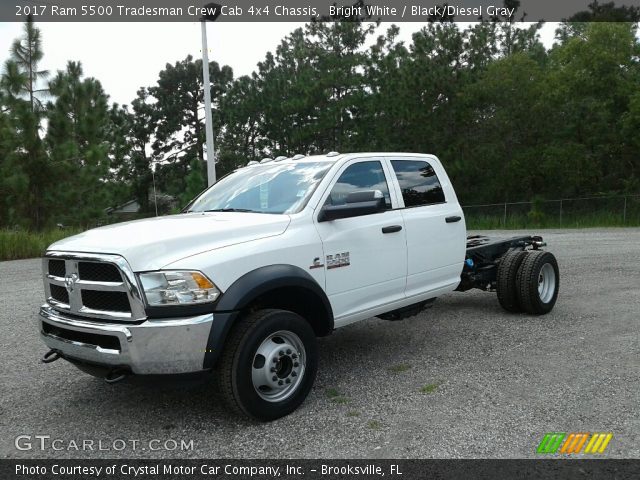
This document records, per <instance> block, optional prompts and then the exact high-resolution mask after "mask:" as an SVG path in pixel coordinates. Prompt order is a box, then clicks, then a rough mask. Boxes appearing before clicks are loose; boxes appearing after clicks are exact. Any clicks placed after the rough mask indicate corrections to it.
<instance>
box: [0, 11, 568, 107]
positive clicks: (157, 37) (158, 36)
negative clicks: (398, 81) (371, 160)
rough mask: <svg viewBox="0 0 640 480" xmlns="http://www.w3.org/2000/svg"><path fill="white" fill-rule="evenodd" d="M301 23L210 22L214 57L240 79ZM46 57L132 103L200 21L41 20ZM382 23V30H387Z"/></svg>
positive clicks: (1, 55)
mask: <svg viewBox="0 0 640 480" xmlns="http://www.w3.org/2000/svg"><path fill="white" fill-rule="evenodd" d="M302 25H303V24H302V23H294V22H281V23H276V22H268V23H267V22H262V23H233V22H220V23H213V24H211V23H210V24H208V28H207V36H208V44H209V60H210V61H216V62H218V63H219V64H222V65H229V66H231V67H232V68H233V71H234V75H235V76H236V77H238V76H240V75H248V74H250V73H251V72H252V71H254V70H255V68H256V64H257V63H258V62H260V61H262V60H263V59H264V57H265V54H266V53H267V52H268V51H271V52H273V51H275V49H276V47H277V46H278V44H279V43H280V40H281V39H282V38H283V37H285V36H286V35H287V34H288V33H290V32H291V31H293V30H295V29H296V28H298V27H299V26H302ZM399 26H400V40H404V41H405V43H406V44H409V43H410V41H411V34H412V33H413V32H415V31H417V30H420V28H422V27H423V26H424V24H421V23H401V24H399ZM556 26H557V24H553V23H549V24H547V25H545V26H544V27H543V30H542V32H541V39H542V41H543V43H544V44H545V45H546V46H547V47H550V46H551V44H552V43H553V34H554V31H555V28H556ZM38 27H39V28H40V30H41V32H42V40H43V49H44V59H43V60H42V62H41V65H40V66H41V68H42V69H45V70H49V71H50V72H51V74H52V75H53V74H54V73H55V72H56V71H57V70H62V69H64V68H65V66H66V63H67V61H69V60H76V61H77V60H79V61H80V62H81V63H82V66H83V70H84V74H85V76H87V77H95V78H97V79H98V80H100V82H101V83H102V86H103V88H104V90H105V92H106V93H107V94H109V96H110V100H111V101H112V102H117V103H119V104H129V103H130V102H131V101H132V100H133V99H134V98H135V95H136V91H137V90H138V88H140V87H142V86H145V87H146V86H151V85H154V84H155V83H156V80H157V78H158V73H159V72H160V71H161V70H162V69H164V67H165V65H166V64H167V63H175V62H176V61H179V60H182V59H184V58H185V57H186V56H187V55H188V54H191V55H193V56H194V57H195V58H199V57H200V56H201V45H202V39H201V29H200V24H199V23H197V22H193V23H150V22H147V23H142V22H140V23H134V22H127V23H89V22H86V23H80V22H74V23H63V22H47V23H44V22H43V23H39V24H38ZM387 27H388V24H384V23H383V24H382V25H381V26H380V28H379V29H378V32H379V33H382V32H384V31H385V30H386V28H387ZM21 32H22V24H21V23H17V22H12V23H8V22H7V23H0V62H1V64H4V61H5V60H6V59H7V58H8V56H9V47H10V46H11V43H12V42H13V40H14V39H15V38H17V37H19V36H20V35H21Z"/></svg>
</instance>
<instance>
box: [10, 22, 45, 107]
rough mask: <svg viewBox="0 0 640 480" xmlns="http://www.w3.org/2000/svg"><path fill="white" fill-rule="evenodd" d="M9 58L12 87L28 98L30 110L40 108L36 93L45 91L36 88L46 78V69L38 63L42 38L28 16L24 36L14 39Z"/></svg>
mask: <svg viewBox="0 0 640 480" xmlns="http://www.w3.org/2000/svg"><path fill="white" fill-rule="evenodd" d="M10 53H11V59H10V60H9V62H10V63H9V64H8V65H7V72H8V73H9V77H8V79H10V80H11V81H14V82H16V83H15V84H14V88H15V89H16V91H17V92H18V93H19V94H26V95H27V96H28V98H29V105H30V107H31V111H32V112H35V111H36V110H42V107H43V104H42V102H41V101H40V99H39V98H38V93H43V92H46V91H47V89H46V88H38V82H39V81H40V80H44V79H46V77H47V76H48V73H49V72H47V71H46V70H39V69H38V64H39V63H40V61H41V60H42V58H43V56H44V53H43V51H42V38H41V36H40V29H38V28H37V27H36V26H35V25H34V24H33V18H32V17H31V16H29V17H28V18H27V21H26V22H25V24H24V36H23V37H22V38H19V39H16V40H15V41H14V42H13V44H12V45H11V50H10Z"/></svg>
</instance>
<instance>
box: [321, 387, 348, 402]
mask: <svg viewBox="0 0 640 480" xmlns="http://www.w3.org/2000/svg"><path fill="white" fill-rule="evenodd" d="M325 393H326V395H327V397H328V398H329V400H331V401H332V402H333V403H338V404H345V403H349V397H347V396H345V395H343V394H342V393H340V392H339V391H338V390H337V389H335V388H327V390H326V391H325Z"/></svg>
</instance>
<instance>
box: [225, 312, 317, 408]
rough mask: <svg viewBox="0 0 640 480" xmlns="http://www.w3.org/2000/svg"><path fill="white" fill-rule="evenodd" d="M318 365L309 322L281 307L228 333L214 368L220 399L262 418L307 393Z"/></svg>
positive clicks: (292, 405) (295, 402)
mask: <svg viewBox="0 0 640 480" xmlns="http://www.w3.org/2000/svg"><path fill="white" fill-rule="evenodd" d="M317 367H318V362H317V341H316V337H315V333H314V331H313V329H312V328H311V326H310V325H309V323H308V322H307V321H306V320H305V319H304V318H302V317H300V316H299V315H297V314H295V313H293V312H289V311H285V310H271V309H269V310H259V311H257V312H253V313H250V314H248V315H247V316H245V317H244V318H242V319H241V320H240V321H239V322H238V324H237V325H235V326H234V329H233V330H232V332H231V333H230V334H229V337H228V339H227V342H226V345H225V350H224V352H223V354H222V357H221V359H220V362H219V364H218V367H217V370H218V372H217V374H218V381H219V384H220V390H221V392H222V395H223V397H224V399H225V402H226V403H227V404H228V405H229V406H230V407H231V408H232V409H234V410H236V411H237V412H240V413H243V414H246V415H249V416H251V417H254V418H256V419H258V420H263V421H268V420H274V419H276V418H279V417H283V416H285V415H288V414H289V413H291V412H293V411H294V410H295V409H296V408H298V406H299V405H300V404H301V403H302V402H303V401H304V399H305V398H306V397H307V395H308V394H309V391H310V390H311V387H312V385H313V381H314V379H315V376H316V371H317Z"/></svg>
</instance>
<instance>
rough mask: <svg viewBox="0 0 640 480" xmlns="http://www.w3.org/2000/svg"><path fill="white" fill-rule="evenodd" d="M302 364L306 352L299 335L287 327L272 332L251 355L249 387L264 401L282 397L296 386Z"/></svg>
mask: <svg viewBox="0 0 640 480" xmlns="http://www.w3.org/2000/svg"><path fill="white" fill-rule="evenodd" d="M305 364H306V351H305V348H304V344H303V343H302V340H300V337H298V336H297V335H296V334H295V333H293V332H290V331H288V330H280V331H278V332H275V333H272V334H271V335H269V336H268V337H267V338H265V339H264V340H263V342H262V343H261V344H260V346H259V347H258V350H256V353H255V355H254V356H253V363H252V368H251V380H252V382H253V388H254V389H255V391H256V393H257V394H258V396H260V398H262V399H263V400H266V401H268V402H280V401H282V400H285V399H286V398H288V397H290V396H291V395H292V394H293V392H295V391H296V389H297V388H298V387H299V386H300V383H301V382H302V378H303V377H304V371H305Z"/></svg>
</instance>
